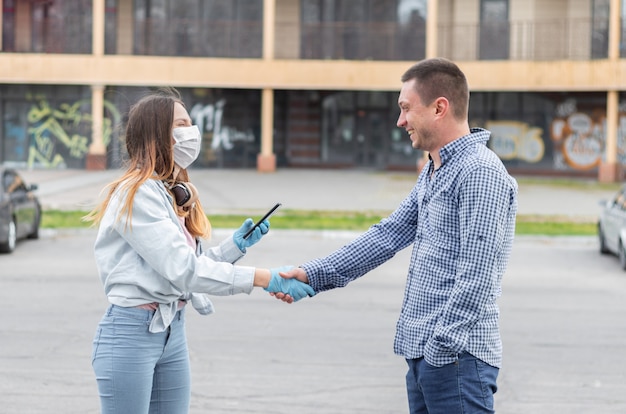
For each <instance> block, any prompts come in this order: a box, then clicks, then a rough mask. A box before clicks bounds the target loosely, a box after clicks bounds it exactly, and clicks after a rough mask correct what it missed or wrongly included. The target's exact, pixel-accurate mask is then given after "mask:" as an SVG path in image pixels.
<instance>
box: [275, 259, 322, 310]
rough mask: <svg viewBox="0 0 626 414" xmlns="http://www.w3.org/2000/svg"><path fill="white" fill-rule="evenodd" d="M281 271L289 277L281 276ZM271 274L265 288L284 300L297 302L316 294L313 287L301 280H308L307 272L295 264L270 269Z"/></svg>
mask: <svg viewBox="0 0 626 414" xmlns="http://www.w3.org/2000/svg"><path fill="white" fill-rule="evenodd" d="M280 273H283V274H286V276H287V277H283V276H281V275H280ZM270 274H271V277H270V281H269V284H268V285H267V287H266V288H263V289H264V290H265V291H266V292H270V294H271V295H272V296H275V297H276V298H277V299H280V300H282V301H283V302H287V303H291V302H297V301H299V300H300V299H303V298H305V297H307V296H315V291H314V290H313V288H312V287H311V286H309V284H307V283H304V282H303V281H301V280H305V281H306V274H305V273H304V270H302V269H298V268H296V267H293V266H283V267H276V268H273V269H270ZM299 279H300V280H299Z"/></svg>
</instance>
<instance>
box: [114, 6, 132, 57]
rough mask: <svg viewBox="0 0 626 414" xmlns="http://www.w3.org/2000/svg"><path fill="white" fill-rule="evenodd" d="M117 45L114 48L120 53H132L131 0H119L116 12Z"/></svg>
mask: <svg viewBox="0 0 626 414" xmlns="http://www.w3.org/2000/svg"><path fill="white" fill-rule="evenodd" d="M116 42H117V45H116V50H117V53H118V54H120V55H131V54H132V53H133V2H132V0H120V1H119V2H118V14H117V39H116Z"/></svg>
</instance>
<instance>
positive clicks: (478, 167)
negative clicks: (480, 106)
mask: <svg viewBox="0 0 626 414" xmlns="http://www.w3.org/2000/svg"><path fill="white" fill-rule="evenodd" d="M489 134H490V133H489V131H486V130H484V129H479V128H473V129H472V130H471V133H470V134H469V135H466V136H464V137H461V138H459V139H457V140H455V141H453V142H451V143H449V144H448V145H446V146H445V147H444V148H442V149H441V151H440V156H441V166H440V167H439V168H438V169H437V170H436V171H434V172H433V163H432V160H431V161H430V162H429V163H428V164H427V165H426V166H425V167H424V168H423V170H422V172H421V174H420V175H419V177H418V180H417V183H416V185H415V187H414V188H413V190H412V191H411V193H410V194H409V195H408V196H407V197H406V198H405V199H404V200H403V201H402V203H401V204H400V206H399V207H398V208H397V209H396V210H395V211H394V212H393V213H392V214H391V215H390V216H389V217H387V218H384V219H383V220H381V221H380V222H379V223H378V224H375V225H373V226H372V227H370V229H369V230H368V231H367V232H365V233H364V234H362V235H361V236H359V237H358V238H356V239H355V240H354V241H352V242H350V243H349V244H347V245H345V246H344V247H342V248H340V249H338V250H337V251H335V252H333V253H332V254H330V255H329V256H327V257H324V258H319V259H315V260H312V261H310V262H307V263H305V264H303V265H302V267H303V268H304V270H305V271H306V273H307V275H308V277H309V283H310V284H311V286H312V287H313V288H314V289H315V291H316V292H321V291H325V290H329V289H333V288H337V287H343V286H345V285H347V284H348V283H349V282H350V281H352V280H355V279H356V278H358V277H360V276H362V275H364V274H365V273H367V272H369V271H370V270H372V269H374V268H375V267H377V266H379V265H381V264H382V263H384V262H386V261H387V260H389V259H390V258H392V257H393V256H394V255H395V253H397V252H398V251H400V250H402V249H404V248H405V247H407V246H408V245H409V244H411V243H412V244H413V252H412V255H411V263H410V265H409V271H408V275H407V282H406V287H405V293H404V300H403V302H402V311H401V313H400V318H399V320H398V323H397V329H396V337H395V341H394V351H395V353H396V354H398V355H401V356H403V357H405V358H407V359H414V358H420V357H424V358H425V360H426V362H428V363H429V364H431V365H433V366H442V365H445V364H449V363H453V362H455V361H456V360H457V358H458V355H459V354H460V353H462V352H469V353H470V354H472V355H474V356H475V357H477V358H479V359H481V360H482V361H484V362H486V363H488V364H490V365H492V366H495V367H500V365H501V362H502V343H501V340H500V332H499V328H498V318H499V311H498V306H497V304H496V300H497V298H498V297H499V296H500V294H501V280H502V276H503V274H504V272H505V270H506V266H507V262H508V259H509V256H510V253H511V247H512V244H513V237H514V233H515V215H516V212H517V182H516V181H515V179H514V178H513V177H511V176H510V175H509V174H508V172H507V171H506V169H505V167H504V165H503V164H502V162H501V161H500V159H499V158H498V157H497V156H496V154H494V153H493V152H492V151H491V150H490V149H488V148H487V145H486V143H487V141H488V139H489Z"/></svg>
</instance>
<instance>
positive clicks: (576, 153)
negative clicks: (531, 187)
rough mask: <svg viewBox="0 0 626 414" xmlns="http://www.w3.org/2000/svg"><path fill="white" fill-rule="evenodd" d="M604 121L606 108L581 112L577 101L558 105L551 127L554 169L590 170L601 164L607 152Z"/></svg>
mask: <svg viewBox="0 0 626 414" xmlns="http://www.w3.org/2000/svg"><path fill="white" fill-rule="evenodd" d="M605 118H606V117H605V110H604V109H595V110H593V111H591V112H584V111H580V110H578V108H577V103H576V100H575V99H568V100H566V101H564V102H562V103H561V104H559V105H558V106H557V109H556V117H555V118H554V119H553V120H552V123H551V125H550V137H551V138H552V142H553V145H554V148H555V152H554V154H555V156H554V166H555V168H557V169H564V168H567V167H570V168H574V169H577V170H588V169H591V168H595V167H597V166H598V165H600V162H601V161H602V155H603V153H604V142H605V130H606V128H605V126H606V122H605Z"/></svg>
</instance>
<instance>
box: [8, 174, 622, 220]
mask: <svg viewBox="0 0 626 414" xmlns="http://www.w3.org/2000/svg"><path fill="white" fill-rule="evenodd" d="M20 172H21V173H22V174H23V176H24V178H25V179H26V181H27V182H28V183H35V184H37V185H38V186H39V189H38V191H37V193H38V195H39V197H40V200H41V203H42V205H43V207H44V208H45V209H60V210H89V209H90V208H92V207H93V206H94V205H95V204H96V202H97V201H98V200H99V199H100V192H101V190H102V189H103V188H104V186H106V184H108V183H109V182H111V181H112V180H114V179H115V178H117V177H118V176H120V174H121V171H120V170H105V171H85V170H21V171H20ZM189 174H190V176H191V180H192V182H193V183H194V184H195V185H196V187H197V188H198V191H199V192H200V200H201V201H202V204H203V206H204V208H205V210H206V212H207V214H211V213H212V214H217V213H224V212H235V213H243V214H262V213H263V212H264V211H266V210H267V209H269V208H270V207H271V206H272V205H274V204H275V203H277V202H280V203H282V204H283V208H284V209H299V210H339V211H380V212H390V211H393V210H394V209H395V208H396V207H397V205H398V204H399V203H400V201H401V200H402V199H403V198H404V197H405V196H406V195H407V194H408V193H409V191H410V190H411V188H412V187H413V185H414V183H415V180H416V178H417V175H416V174H415V173H411V172H386V171H361V170H310V169H279V170H277V171H276V172H274V173H259V172H257V171H256V170H225V169H192V170H190V172H189ZM613 193H614V191H612V190H604V189H601V188H598V189H597V190H595V189H591V190H590V189H584V190H582V189H576V188H565V187H555V186H550V185H541V184H532V185H531V184H526V185H524V184H522V185H520V189H519V211H518V213H519V214H538V215H564V216H569V217H576V218H580V219H585V220H592V219H595V217H597V215H598V213H599V212H600V207H599V201H600V200H602V199H605V200H606V199H609V198H610V197H612V196H613Z"/></svg>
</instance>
